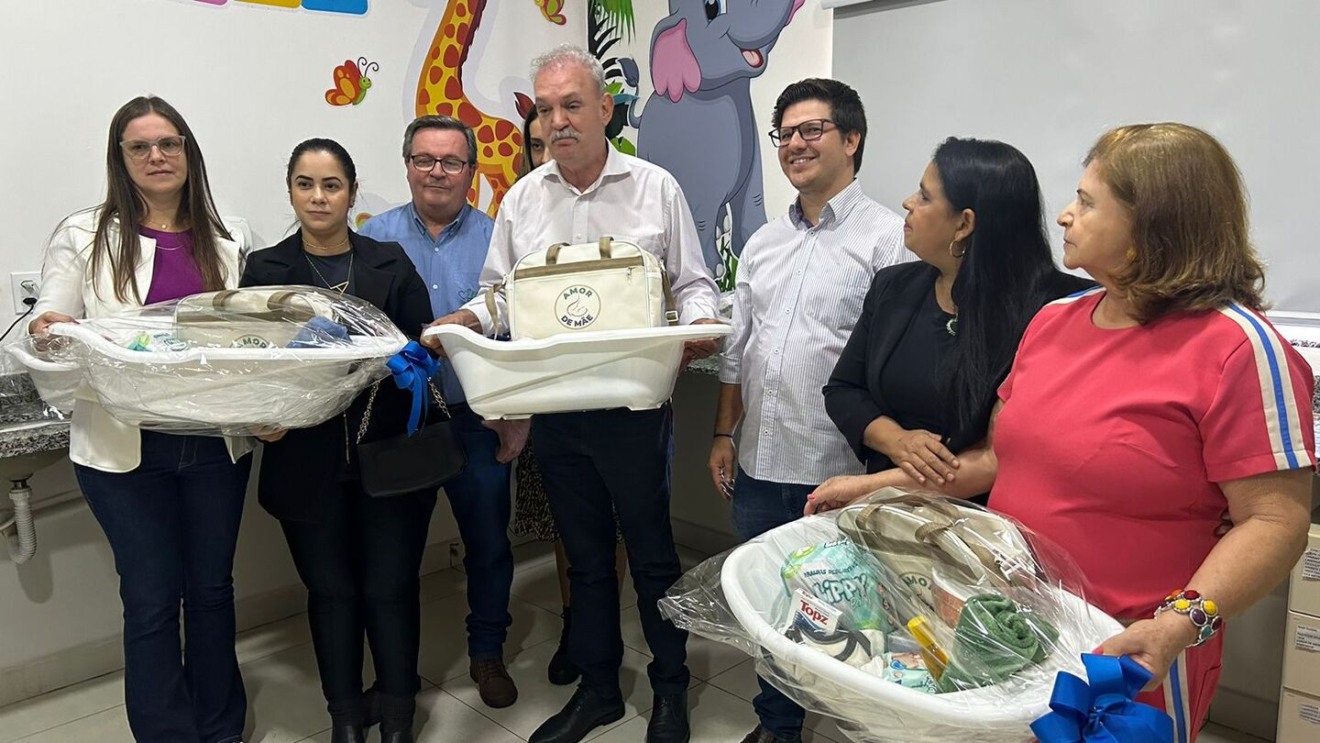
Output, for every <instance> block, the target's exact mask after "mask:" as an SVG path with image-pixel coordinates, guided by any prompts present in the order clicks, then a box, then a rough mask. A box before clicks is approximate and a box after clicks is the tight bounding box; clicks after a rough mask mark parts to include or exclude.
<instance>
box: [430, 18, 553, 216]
mask: <svg viewBox="0 0 1320 743" xmlns="http://www.w3.org/2000/svg"><path fill="white" fill-rule="evenodd" d="M523 2H526V0H523ZM534 2H535V4H536V7H537V8H539V9H540V12H541V16H542V17H543V18H544V19H545V20H546V21H549V22H550V23H553V24H556V25H563V24H564V23H566V22H567V19H566V18H565V17H564V16H563V14H562V13H561V12H560V11H562V10H563V8H564V3H563V0H534ZM490 3H491V0H448V3H447V5H446V7H445V12H444V14H443V15H442V16H441V18H440V23H439V24H438V27H437V28H436V31H435V36H434V38H433V39H432V41H431V45H430V48H429V49H428V50H427V54H426V61H425V63H424V64H423V65H422V71H421V75H420V77H419V79H418V80H417V104H416V113H417V115H418V116H425V115H427V114H440V115H443V116H453V117H455V118H457V119H458V120H460V121H462V122H463V123H465V124H467V125H468V126H470V127H472V129H473V131H474V132H475V133H476V136H477V149H478V150H479V151H478V153H477V160H478V164H477V177H476V178H475V179H474V180H473V182H472V188H471V190H469V191H468V203H470V204H472V205H474V206H477V205H478V204H479V203H480V199H481V190H482V187H483V186H482V184H483V182H484V184H485V187H487V188H489V189H490V191H491V193H490V200H489V202H488V204H487V207H486V211H487V213H489V214H491V215H492V216H493V215H494V214H495V212H496V210H498V209H499V205H500V202H501V201H502V200H503V199H504V194H505V193H507V192H508V190H509V187H510V186H512V185H513V182H514V181H515V180H517V179H518V163H519V161H520V159H521V157H522V147H523V142H522V117H525V116H526V115H527V113H528V112H529V111H531V109H532V99H531V97H530V96H528V95H527V94H526V93H523V92H515V93H514V101H513V103H514V109H515V110H516V111H517V113H518V116H519V119H518V120H517V121H510V120H508V119H503V118H500V117H498V116H493V115H491V114H488V113H486V112H484V111H482V110H481V109H480V108H478V107H477V105H476V104H475V103H474V102H473V101H472V100H470V99H469V98H468V96H467V94H466V93H465V92H464V90H463V68H464V66H465V65H466V64H467V63H468V52H469V51H471V48H472V40H473V38H474V37H475V35H476V32H477V27H478V26H479V25H480V23H481V19H482V15H483V14H484V13H485V11H486V8H487V6H488V5H489V4H490Z"/></svg>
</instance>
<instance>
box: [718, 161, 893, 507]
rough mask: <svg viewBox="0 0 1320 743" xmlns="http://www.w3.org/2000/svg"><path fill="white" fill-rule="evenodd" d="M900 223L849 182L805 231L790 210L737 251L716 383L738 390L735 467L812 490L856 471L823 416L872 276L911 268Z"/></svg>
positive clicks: (836, 432)
mask: <svg viewBox="0 0 1320 743" xmlns="http://www.w3.org/2000/svg"><path fill="white" fill-rule="evenodd" d="M912 258H913V256H912V254H911V253H910V252H908V250H907V249H906V248H905V247H904V246H903V220H902V218H901V217H899V216H898V215H897V214H895V213H894V212H893V211H891V210H889V209H887V208H885V207H883V206H881V205H880V204H877V203H876V202H875V201H872V200H871V199H870V198H868V197H867V196H866V194H864V193H862V188H861V185H860V184H858V182H857V181H855V180H854V181H853V182H852V183H851V184H849V186H848V187H847V188H845V189H843V190H842V191H840V192H839V193H838V194H836V195H835V196H834V198H832V199H830V201H829V203H828V204H827V205H826V206H825V208H824V209H823V210H822V211H821V215H820V221H819V223H818V224H815V225H813V224H810V223H809V222H807V221H806V220H805V219H804V218H803V215H802V210H801V208H800V207H799V205H798V204H797V203H796V202H795V203H794V204H793V205H792V206H791V207H790V208H789V212H788V214H787V215H785V216H783V217H781V218H779V219H776V220H775V221H773V222H770V223H769V224H767V225H765V226H764V227H762V228H761V229H759V230H757V231H756V234H755V235H752V238H751V239H750V240H749V241H748V242H747V245H746V247H745V248H744V249H743V254H742V257H741V259H740V261H739V264H738V280H737V286H736V288H735V290H734V300H733V334H732V335H731V336H729V338H728V339H727V341H726V343H725V350H724V356H723V359H722V363H721V365H720V381H721V382H723V383H725V384H740V385H742V401H743V419H742V424H741V426H740V428H739V440H738V444H739V445H738V464H739V465H740V466H741V467H742V468H743V470H744V471H746V472H747V474H748V475H751V476H752V477H754V478H756V479H758V480H768V481H771V482H780V483H794V484H803V485H815V484H819V483H820V482H822V481H824V480H825V479H827V478H829V477H833V476H834V475H846V474H858V473H861V472H863V471H864V467H863V466H862V464H861V462H859V461H857V457H856V456H854V455H853V452H852V450H851V449H849V448H848V444H847V442H846V441H845V440H844V438H843V435H842V434H840V433H839V430H838V429H837V428H835V426H834V423H833V422H831V421H830V418H829V416H828V415H826V413H825V399H824V397H823V396H822V394H821V388H822V387H824V386H825V382H826V381H828V380H829V376H830V372H832V371H833V370H834V364H835V362H836V361H838V358H839V354H840V353H842V352H843V346H844V344H846V343H847V342H848V336H849V335H850V334H851V333H852V329H853V325H855V324H856V323H857V318H858V317H859V316H860V315H861V313H862V300H863V299H865V297H866V290H867V288H869V287H870V284H871V278H872V277H873V276H874V275H875V272H876V271H878V270H880V269H881V268H884V267H885V266H889V265H893V264H895V263H901V262H904V261H908V260H912Z"/></svg>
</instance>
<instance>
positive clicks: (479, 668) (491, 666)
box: [468, 658, 518, 709]
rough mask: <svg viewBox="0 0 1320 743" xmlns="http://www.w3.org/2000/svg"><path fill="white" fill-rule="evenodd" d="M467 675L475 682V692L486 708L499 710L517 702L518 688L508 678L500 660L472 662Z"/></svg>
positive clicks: (489, 659)
mask: <svg viewBox="0 0 1320 743" xmlns="http://www.w3.org/2000/svg"><path fill="white" fill-rule="evenodd" d="M468 675H469V676H471V677H472V680H473V681H475V682H477V691H478V692H479V693H480V694H481V701H482V702H484V703H485V705H486V706H487V707H494V708H495V709H499V708H501V707H508V706H509V705H511V704H513V703H514V702H516V701H518V687H517V686H515V685H514V683H513V679H511V678H509V671H508V670H507V669H506V668H505V667H504V661H503V660H502V659H500V658H486V659H483V660H474V661H472V665H471V667H470V668H469V669H468Z"/></svg>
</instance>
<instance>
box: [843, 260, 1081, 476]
mask: <svg viewBox="0 0 1320 743" xmlns="http://www.w3.org/2000/svg"><path fill="white" fill-rule="evenodd" d="M939 275H940V274H939V270H938V269H936V268H935V267H934V266H931V265H930V264H927V263H923V262H921V261H916V262H912V263H901V264H899V265H897V266H889V267H887V268H883V269H881V270H880V271H879V272H878V273H876V275H875V278H874V279H872V281H871V288H870V290H869V291H867V293H866V301H865V302H864V303H863V304H862V315H861V317H859V318H858V320H857V325H856V326H854V327H853V331H852V335H851V336H849V338H848V343H847V345H845V346H844V348H843V353H842V354H841V355H840V356H839V361H838V363H837V364H836V365H835V367H834V373H833V374H831V375H830V381H829V382H828V383H827V384H826V385H825V388H824V390H823V391H824V394H825V410H826V412H827V413H829V416H830V419H831V420H833V421H834V425H836V426H838V427H839V431H840V432H842V433H843V436H844V438H845V439H847V441H848V445H849V446H851V447H852V450H853V452H854V453H855V454H856V455H857V458H858V459H859V460H860V461H862V462H863V463H865V464H866V471H867V472H868V473H870V472H880V471H882V470H887V469H891V468H892V467H893V466H894V463H893V462H892V461H890V459H889V457H886V456H885V455H883V454H881V453H880V452H878V451H875V450H874V449H871V448H870V447H868V446H867V445H866V444H865V443H864V442H863V440H862V436H863V434H864V433H865V432H866V427H867V426H869V425H870V424H871V421H874V420H875V419H876V418H879V417H880V416H882V415H891V413H890V410H891V408H890V406H889V404H888V403H887V402H886V401H885V398H884V395H883V394H881V391H880V373H881V371H882V370H883V369H884V366H885V361H887V360H888V359H889V356H890V354H892V353H893V351H894V347H895V346H897V345H898V342H899V340H900V339H901V338H902V337H903V332H904V331H905V330H906V329H907V326H908V323H909V321H910V320H911V318H912V315H913V313H915V312H916V311H917V310H918V309H919V308H920V307H921V304H922V302H924V301H925V299H926V297H927V296H928V295H929V294H930V292H933V291H935V279H937V278H939ZM1092 286H1095V283H1094V282H1092V281H1089V280H1087V279H1083V278H1079V277H1077V276H1073V275H1070V274H1066V273H1063V272H1062V271H1055V272H1054V274H1053V276H1051V277H1050V279H1049V281H1048V285H1047V297H1048V300H1049V301H1052V300H1054V299H1058V298H1059V297H1064V296H1067V295H1069V294H1072V293H1073V292H1077V291H1081V290H1083V289H1088V288H1090V287H1092ZM1011 368H1012V360H1011V359H1010V360H1009V362H1008V363H1006V364H1005V365H1004V367H1003V368H1002V369H1000V370H999V373H998V375H997V376H998V379H999V380H1000V381H1003V380H1004V379H1005V378H1006V377H1007V376H1008V372H1009V369H1011ZM997 388H998V385H995V387H994V388H992V389H991V392H990V394H989V395H987V397H986V399H984V400H982V401H981V406H980V408H979V415H978V416H977V423H976V424H975V425H973V426H970V427H969V429H968V430H964V429H963V428H962V427H960V426H959V425H958V424H957V423H950V424H949V425H947V426H946V428H947V429H950V430H945V431H943V432H940V431H936V433H942V434H943V438H944V445H945V446H947V447H948V448H949V450H950V451H952V452H954V453H958V452H961V451H963V450H964V449H966V448H967V447H969V446H972V445H973V444H975V443H977V442H978V441H980V440H981V439H983V438H985V434H986V429H987V427H988V425H989V422H990V411H991V410H992V409H993V408H994V405H995V401H996V399H997V397H996V391H997ZM901 423H902V422H901V421H900V424H901Z"/></svg>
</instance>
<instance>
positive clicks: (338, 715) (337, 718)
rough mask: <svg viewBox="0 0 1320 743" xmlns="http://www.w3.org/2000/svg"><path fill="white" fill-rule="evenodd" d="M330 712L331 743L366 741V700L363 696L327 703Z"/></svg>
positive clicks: (360, 742) (364, 742) (359, 742)
mask: <svg viewBox="0 0 1320 743" xmlns="http://www.w3.org/2000/svg"><path fill="white" fill-rule="evenodd" d="M326 710H327V711H329V713H330V743H366V741H367V736H366V733H365V732H364V725H365V723H366V719H367V708H366V701H365V700H364V699H363V698H362V697H357V698H356V699H349V700H346V701H341V702H330V703H329V704H327V705H326Z"/></svg>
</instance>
